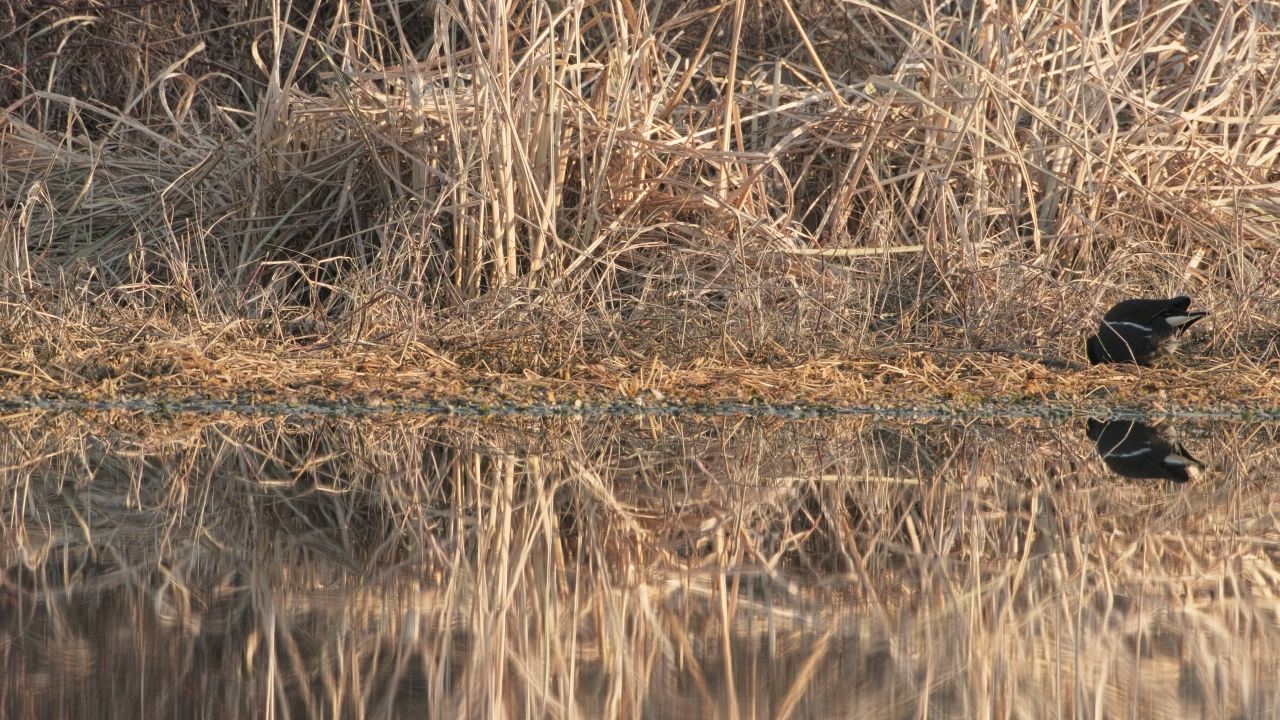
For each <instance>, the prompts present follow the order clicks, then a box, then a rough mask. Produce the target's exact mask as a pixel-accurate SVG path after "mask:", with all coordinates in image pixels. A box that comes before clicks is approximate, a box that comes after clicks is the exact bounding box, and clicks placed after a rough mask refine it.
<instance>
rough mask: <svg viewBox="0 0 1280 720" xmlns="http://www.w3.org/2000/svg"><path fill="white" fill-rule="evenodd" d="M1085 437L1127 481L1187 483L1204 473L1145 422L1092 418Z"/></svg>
mask: <svg viewBox="0 0 1280 720" xmlns="http://www.w3.org/2000/svg"><path fill="white" fill-rule="evenodd" d="M1085 433H1086V434H1087V435H1088V436H1089V439H1090V440H1093V441H1094V442H1095V443H1096V444H1097V448H1098V454H1099V455H1101V456H1102V460H1103V462H1105V463H1106V464H1107V467H1108V468H1110V469H1111V471H1112V472H1114V473H1116V474H1118V475H1123V476H1124V477H1127V478H1136V479H1152V480H1172V481H1174V482H1186V481H1188V480H1191V479H1194V478H1197V477H1199V476H1200V474H1201V473H1203V472H1204V463H1202V462H1200V461H1199V460H1196V459H1195V458H1194V457H1191V454H1190V453H1188V452H1187V451H1186V448H1184V447H1182V445H1181V444H1180V443H1178V442H1177V441H1176V440H1173V439H1172V438H1170V437H1169V436H1168V435H1166V434H1165V433H1164V432H1162V431H1161V429H1160V428H1158V427H1155V426H1152V425H1148V424H1147V423H1144V422H1139V421H1137V420H1094V419H1093V418H1089V421H1088V424H1087V426H1086V428H1085Z"/></svg>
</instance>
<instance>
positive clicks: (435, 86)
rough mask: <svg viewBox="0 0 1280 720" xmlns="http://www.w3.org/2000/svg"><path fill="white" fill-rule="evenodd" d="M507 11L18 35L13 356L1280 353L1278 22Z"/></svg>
mask: <svg viewBox="0 0 1280 720" xmlns="http://www.w3.org/2000/svg"><path fill="white" fill-rule="evenodd" d="M502 7H505V8H507V9H506V10H501V9H500V8H499V7H498V6H490V5H485V4H482V3H475V2H471V1H470V0H454V1H450V2H444V3H438V4H434V5H425V6H424V5H420V4H417V3H400V2H392V3H381V4H372V5H371V4H361V3H356V4H349V3H348V4H343V3H339V4H327V3H278V2H266V1H264V2H254V3H241V2H229V1H227V2H211V3H204V4H202V5H200V7H199V8H197V7H195V6H193V5H187V4H175V3H147V2H144V3H128V4H120V3H111V2H88V1H86V2H66V3H21V2H20V3H16V4H10V5H8V6H6V8H5V9H3V10H0V15H3V16H4V22H3V23H0V26H3V27H7V28H8V29H7V30H4V31H0V76H3V77H4V78H5V82H4V83H0V248H7V250H4V251H3V252H0V291H3V301H4V305H3V308H4V309H3V314H4V317H5V328H6V330H7V331H8V332H9V333H12V334H13V340H14V342H26V343H35V344H41V341H43V344H44V345H46V346H48V347H53V348H55V349H56V350H61V349H62V348H66V347H71V348H72V349H71V350H69V351H68V354H67V355H66V356H62V355H59V354H58V353H57V352H55V353H54V354H53V355H52V356H50V357H48V358H46V360H47V365H45V366H43V367H41V368H40V369H41V370H43V371H45V372H47V373H48V374H49V375H51V376H56V375H58V374H59V372H60V371H59V366H61V365H74V364H75V362H76V357H75V354H76V353H77V352H80V351H81V350H80V348H82V347H83V346H85V345H91V344H93V343H94V342H95V341H96V340H97V339H98V337H99V335H98V333H99V332H100V331H102V329H103V328H113V329H115V330H117V332H115V333H107V334H106V335H107V337H108V338H109V339H110V340H111V341H112V342H116V343H122V344H121V346H120V352H121V353H124V352H142V351H146V350H150V351H151V352H159V353H160V354H163V352H164V348H163V347H160V348H156V347H152V345H154V344H159V345H164V344H165V343H170V342H178V343H179V344H182V343H187V342H190V343H193V344H194V345H196V346H198V347H202V348H203V347H209V346H213V345H216V344H217V343H218V342H219V341H220V340H221V339H222V338H223V337H224V334H226V333H231V334H232V335H235V336H238V337H243V338H250V339H252V340H254V341H256V342H257V343H258V344H257V345H254V347H255V348H258V347H261V348H265V349H267V351H270V352H275V353H277V354H278V355H281V356H282V357H289V356H291V355H292V354H293V352H294V349H295V346H301V345H308V344H311V345H319V346H322V347H330V348H334V349H335V353H336V354H337V355H338V356H340V357H345V356H348V355H353V356H356V357H364V356H365V355H367V354H369V353H375V352H381V353H382V354H383V355H384V356H386V357H400V356H402V355H403V354H404V353H406V352H409V353H411V354H412V353H414V352H417V351H418V350H419V349H420V348H425V349H426V351H428V352H430V353H437V354H440V355H442V356H446V357H449V358H451V359H452V360H453V361H454V362H457V363H458V364H459V365H462V366H467V367H471V366H480V365H485V366H487V367H489V368H495V369H501V370H503V371H504V372H510V373H515V374H520V373H521V372H522V371H523V370H525V369H529V370H531V371H533V372H535V373H537V374H540V375H546V374H553V373H554V372H555V371H557V370H558V369H560V368H564V367H574V366H577V365H585V364H591V363H596V362H604V361H606V359H608V358H613V357H623V358H627V360H628V365H629V366H630V367H631V368H632V369H633V371H635V372H639V371H640V368H642V367H643V366H644V365H645V364H646V363H647V362H648V361H650V360H654V359H656V360H660V361H661V362H663V363H664V364H666V365H668V366H673V367H674V366H678V365H683V364H686V363H691V362H696V361H699V360H706V361H710V362H716V363H725V364H728V365H732V366H738V365H753V366H760V365H770V366H772V365H779V364H784V365H798V364H801V363H805V362H814V361H826V360H829V359H831V358H861V357H864V356H868V355H872V356H875V355H880V354H883V353H884V352H886V350H887V349H889V348H897V349H910V350H918V351H925V350H930V349H934V350H938V349H941V350H965V351H969V350H974V349H981V348H992V347H999V348H1008V349H1013V350H1019V351H1030V352H1032V353H1037V354H1038V353H1047V354H1050V355H1054V356H1059V357H1067V356H1070V355H1074V354H1078V353H1079V346H1080V343H1081V337H1082V336H1083V334H1084V333H1085V331H1087V330H1088V329H1089V328H1090V326H1091V325H1092V324H1093V323H1095V322H1096V318H1097V317H1098V316H1099V314H1100V313H1101V311H1102V310H1104V309H1105V307H1106V306H1108V305H1109V304H1110V303H1111V302H1113V301H1115V300H1118V299H1121V298H1123V297H1128V296H1134V295H1148V294H1169V293H1174V292H1179V293H1181V292H1186V293H1189V294H1192V295H1194V296H1195V297H1196V298H1197V302H1198V305H1199V306H1202V307H1204V308H1206V309H1208V310H1210V311H1211V312H1213V314H1214V317H1213V320H1212V322H1211V323H1205V324H1203V327H1204V328H1205V329H1206V330H1208V332H1209V336H1208V337H1209V341H1208V344H1207V346H1206V347H1204V348H1203V352H1204V354H1205V355H1206V356H1207V357H1209V358H1211V360H1210V361H1209V362H1210V363H1211V364H1216V363H1227V364H1233V363H1238V362H1244V363H1246V364H1249V363H1262V364H1269V363H1271V362H1272V361H1274V360H1275V359H1276V358H1277V352H1278V349H1277V346H1276V344H1275V342H1274V338H1275V337H1276V336H1277V335H1278V334H1280V320H1278V318H1280V312H1277V300H1278V297H1280V296H1278V295H1277V290H1276V288H1277V287H1280V282H1277V281H1278V280H1280V265H1278V264H1277V263H1278V262H1280V253H1278V252H1276V250H1277V246H1276V238H1277V237H1278V236H1280V233H1278V232H1277V229H1278V228H1277V206H1276V203H1275V200H1274V198H1275V196H1276V190H1277V185H1276V181H1277V176H1276V170H1275V168H1276V167H1277V163H1276V162H1275V158H1276V156H1277V153H1278V152H1280V140H1278V139H1277V135H1276V132H1275V130H1276V128H1275V126H1274V123H1273V122H1272V121H1271V118H1274V117H1276V116H1277V114H1278V113H1277V107H1276V104H1277V102H1280V101H1277V98H1278V97H1280V90H1278V89H1277V83H1280V77H1278V76H1276V74H1275V73H1274V72H1273V71H1272V69H1273V68H1274V66H1275V64H1276V62H1275V61H1276V59H1277V55H1278V54H1277V43H1278V42H1280V40H1278V39H1277V36H1276V34H1275V33H1273V32H1271V31H1270V30H1269V28H1270V26H1271V21H1272V15H1274V14H1275V13H1276V12H1277V11H1278V10H1277V8H1276V7H1273V5H1271V4H1269V3H1261V4H1258V3H1252V4H1247V5H1243V6H1239V7H1235V6H1233V7H1231V8H1229V9H1227V10H1225V11H1224V10H1223V8H1222V6H1220V5H1219V4H1216V3H1183V4H1177V5H1161V4H1139V3H1122V4H1120V5H1116V4H1114V3H1097V2H1085V3H1066V2H1035V3H1029V4H1023V5H1019V6H1017V7H1016V8H1015V7H1013V6H1007V5H1005V4H998V3H997V4H993V3H956V4H951V5H946V6H945V7H941V8H939V7H936V3H923V2H921V3H915V2H910V1H907V2H897V3H891V4H889V5H884V6H882V5H879V4H870V3H861V2H846V3H794V2H788V1H784V2H778V3H773V4H769V3H757V4H755V5H751V4H748V3H739V4H736V5H731V6H722V5H715V4H707V3H692V4H681V5H664V6H662V7H661V8H660V9H658V10H657V11H656V12H657V14H653V13H654V10H652V9H651V8H649V7H648V6H638V5H637V6H632V5H627V6H625V8H626V9H625V11H624V10H623V9H622V8H623V6H618V5H616V4H610V3H592V2H588V3H585V4H584V3H579V4H576V5H573V6H572V7H566V8H562V9H560V10H558V11H554V12H553V11H552V10H551V9H549V8H547V7H543V6H541V5H537V4H516V5H513V6H510V7H507V6H502ZM495 12H505V13H506V15H505V16H504V17H503V19H502V20H499V21H490V20H489V19H488V18H490V17H491V15H492V13H495ZM122 334H123V337H125V338H128V337H130V336H131V335H134V336H136V337H134V338H132V339H128V340H123V339H122ZM231 347H238V346H235V345H232V346H231ZM140 348H141V350H140ZM406 349H407V350H406ZM15 351H17V350H16V349H15ZM641 360H642V361H641ZM938 362H939V363H941V364H945V363H947V362H949V361H947V360H940V361H938ZM24 367H25V366H24ZM24 372H25V370H24ZM301 376H302V377H306V376H308V373H307V372H302V373H301ZM68 381H69V382H72V383H73V384H74V383H75V382H76V379H75V378H74V377H72V378H68ZM242 382H243V383H252V382H253V381H252V380H249V379H245V380H244V381H242Z"/></svg>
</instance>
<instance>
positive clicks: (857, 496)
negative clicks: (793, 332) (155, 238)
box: [0, 416, 1280, 718]
mask: <svg viewBox="0 0 1280 720" xmlns="http://www.w3.org/2000/svg"><path fill="white" fill-rule="evenodd" d="M108 419H109V420H110V421H111V422H112V423H113V424H114V425H115V427H116V429H114V430H110V431H104V430H103V429H102V428H103V425H100V424H98V423H97V422H94V421H87V420H80V419H76V418H71V417H65V416H64V417H30V418H16V419H11V421H10V423H9V425H8V429H7V434H6V437H5V438H4V439H3V441H0V462H3V465H4V467H5V471H4V476H3V477H4V482H3V486H2V487H3V489H4V492H5V496H6V497H7V498H8V503H7V504H6V512H5V514H4V517H3V523H4V527H3V530H4V533H5V534H4V537H5V538H6V540H5V542H4V544H3V545H2V546H0V557H2V558H3V561H4V567H5V571H4V585H3V587H2V588H0V601H3V602H4V604H5V606H6V607H7V608H9V609H10V610H11V612H5V613H0V632H2V633H3V635H2V637H3V647H4V648H5V650H4V652H3V654H0V662H2V663H3V664H4V670H5V673H6V677H7V678H10V687H14V688H21V690H22V691H21V692H11V693H9V694H8V695H7V696H6V699H5V701H4V702H5V704H6V706H5V708H4V710H5V711H6V712H5V715H6V716H8V717H12V716H15V715H21V716H32V717H43V716H51V714H52V715H58V716H67V717H98V716H100V715H101V714H102V712H103V708H104V707H105V708H110V709H111V711H112V712H113V713H115V714H131V715H134V716H143V715H156V714H162V715H170V714H172V715H175V716H180V717H182V716H186V717H236V716H259V715H261V714H263V712H264V711H265V709H266V708H274V709H275V710H276V711H278V712H279V711H287V712H288V713H289V715H290V716H294V717H297V716H303V717H306V716H332V715H334V714H340V715H343V716H359V715H370V716H374V717H378V716H393V717H394V716H415V717H416V716H421V713H422V707H423V706H424V705H429V706H430V707H431V708H435V709H434V710H432V714H433V715H438V716H446V717H454V716H468V717H471V716H493V715H501V716H538V717H546V716H554V717H605V716H608V717H633V716H641V715H643V716H654V717H670V716H681V715H685V716H690V715H692V716H708V715H715V716H724V717H731V716H739V717H818V716H820V717H827V716H841V717H876V718H878V717H891V718H898V717H903V718H906V717H922V716H928V717H984V716H1001V717H1028V718H1039V717H1060V716H1072V717H1076V716H1079V717H1095V716H1106V717H1113V716H1125V717H1130V716H1133V717H1153V718H1162V717H1170V718H1171V717H1223V718H1227V717H1262V716H1269V715H1271V714H1273V713H1274V712H1275V711H1276V710H1277V709H1280V683H1277V682H1276V680H1275V677H1276V674H1275V667H1276V665H1277V662H1278V661H1280V657H1278V656H1277V654H1276V653H1275V651H1273V650H1272V648H1273V647H1275V646H1276V641H1277V640H1280V631H1278V629H1277V617H1276V613H1275V610H1274V607H1275V602H1274V597H1275V593H1274V588H1276V587H1278V586H1280V585H1278V583H1277V581H1278V580H1280V577H1278V576H1277V573H1276V571H1275V569H1274V564H1273V558H1274V555H1275V552H1274V550H1273V548H1274V547H1276V542H1277V540H1278V539H1280V533H1277V528H1276V524H1275V519H1274V517H1273V512H1274V511H1273V508H1274V507H1275V506H1276V500H1277V495H1276V491H1275V490H1274V489H1273V488H1272V487H1271V486H1270V485H1269V483H1268V482H1267V480H1266V479H1267V477H1268V475H1269V472H1268V468H1270V467H1274V465H1275V461H1276V455H1277V451H1276V450H1275V443H1274V440H1275V428H1274V427H1270V426H1251V427H1204V428H1191V429H1189V431H1188V432H1187V433H1184V434H1185V435H1187V436H1188V437H1189V438H1190V439H1188V444H1189V445H1191V444H1194V446H1195V448H1196V450H1197V452H1198V453H1201V454H1202V455H1203V456H1204V457H1210V458H1213V462H1212V465H1213V466H1214V470H1215V472H1214V473H1212V474H1210V475H1208V476H1207V477H1206V478H1203V479H1201V481H1198V482H1193V483H1189V484H1187V485H1185V486H1181V487H1180V488H1178V489H1177V490H1176V491H1175V490H1171V489H1169V488H1167V487H1163V486H1157V485H1154V484H1143V483H1127V482H1124V481H1123V480H1120V479H1117V478H1114V477H1111V476H1109V475H1108V474H1106V471H1105V468H1104V467H1103V466H1102V463H1101V461H1100V460H1099V459H1097V458H1096V457H1095V456H1094V455H1093V449H1092V447H1091V443H1090V442H1089V441H1088V440H1087V439H1086V438H1085V437H1084V436H1083V433H1082V432H1080V430H1079V427H1078V423H1077V424H1072V423H1063V424H1059V425H1053V424H1046V423H1036V422H1029V421H1023V422H1020V423H1018V424H1016V425H1013V426H993V425H985V424H970V425H967V426H960V425H947V424H942V423H907V422H892V423H885V422H875V421H872V420H868V419H841V420H813V421H805V422H794V423H784V422H781V421H777V420H760V421H751V420H743V419H708V420H702V421H696V422H686V423H676V422H675V421H670V420H648V419H634V418H633V419H626V420H616V421H601V420H598V419H597V420H591V421H583V420H546V421H528V420H521V421H514V420H513V421H502V422H494V423H489V424H464V425H453V424H447V423H444V422H443V421H440V420H412V419H405V420H403V421H401V422H398V423H396V424H390V423H385V422H384V423H367V422H363V421H351V422H338V421H332V420H325V421H316V422H313V423H308V422H292V421H291V422H283V421H280V422H277V421H268V420H257V421H254V422H246V421H243V420H235V419H225V420H223V421H222V422H220V423H217V424H196V423H194V422H191V423H190V424H184V423H185V422H186V421H183V420H181V419H175V420H171V421H167V422H164V423H157V422H151V421H146V420H142V419H137V418H130V417H113V418H108ZM193 699H195V700H193ZM54 707H56V708H59V709H58V710H56V711H51V710H49V708H54Z"/></svg>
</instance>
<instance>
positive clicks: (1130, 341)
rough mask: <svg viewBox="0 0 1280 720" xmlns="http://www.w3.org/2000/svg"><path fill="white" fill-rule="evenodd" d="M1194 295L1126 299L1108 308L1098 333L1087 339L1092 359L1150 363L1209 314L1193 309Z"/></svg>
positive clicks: (1097, 361) (1095, 363)
mask: <svg viewBox="0 0 1280 720" xmlns="http://www.w3.org/2000/svg"><path fill="white" fill-rule="evenodd" d="M1189 307H1191V298H1189V297H1187V296H1185V295H1182V296H1179V297H1176V298H1170V299H1168V300H1125V301H1124V302H1121V303H1118V304H1117V305H1116V306H1115V307H1113V308H1111V309H1110V310H1108V311H1107V314H1106V315H1104V316H1102V323H1101V324H1100V325H1098V334H1097V335H1090V336H1089V339H1088V340H1087V341H1085V347H1086V348H1087V349H1088V351H1089V362H1091V363H1093V364H1094V365H1097V364H1098V363H1105V362H1112V363H1135V364H1137V365H1150V364H1151V361H1152V360H1153V359H1155V357H1156V355H1158V354H1159V353H1160V351H1161V350H1165V349H1170V348H1169V347H1168V346H1171V345H1172V344H1173V343H1172V341H1174V340H1176V339H1177V338H1178V337H1180V336H1181V335H1182V333H1183V332H1185V331H1186V329H1187V328H1189V327H1191V326H1192V325H1194V324H1195V322H1196V321H1197V320H1199V319H1200V318H1202V317H1204V316H1206V315H1208V314H1209V313H1207V312H1191V311H1189V310H1187V308H1189Z"/></svg>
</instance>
